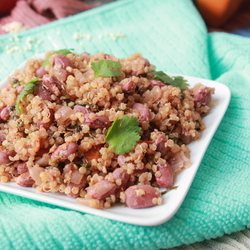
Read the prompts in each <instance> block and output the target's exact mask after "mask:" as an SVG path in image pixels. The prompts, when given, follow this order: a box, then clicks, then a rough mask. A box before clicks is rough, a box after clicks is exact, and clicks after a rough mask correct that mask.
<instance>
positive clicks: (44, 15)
mask: <svg viewBox="0 0 250 250" xmlns="http://www.w3.org/2000/svg"><path fill="white" fill-rule="evenodd" d="M113 1H115V0H113ZM113 1H112V0H84V1H83V0H57V1H51V0H8V1H6V0H0V34H7V33H13V32H18V31H21V30H26V29H30V28H33V27H36V26H39V25H43V24H46V23H49V22H53V21H55V20H58V19H61V18H65V17H68V16H71V15H75V14H78V13H81V12H84V11H87V10H89V9H91V8H96V7H98V6H100V5H104V4H107V3H110V2H113ZM116 1H119V0H116ZM193 2H194V4H195V6H196V8H197V10H198V11H199V13H200V14H201V16H202V18H203V19H204V21H205V22H206V24H207V28H208V31H209V32H213V31H220V32H229V33H234V34H238V35H242V36H247V37H250V0H193Z"/></svg>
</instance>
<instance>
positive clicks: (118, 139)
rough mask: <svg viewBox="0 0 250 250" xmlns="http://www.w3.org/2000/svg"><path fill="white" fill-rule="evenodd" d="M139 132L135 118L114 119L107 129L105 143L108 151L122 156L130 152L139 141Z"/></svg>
mask: <svg viewBox="0 0 250 250" xmlns="http://www.w3.org/2000/svg"><path fill="white" fill-rule="evenodd" d="M140 130H141V128H140V127H139V123H138V120H137V118H136V117H133V116H123V117H122V118H121V119H119V118H116V119H115V121H114V122H113V124H112V126H111V127H110V128H109V129H108V132H107V135H106V137H105V141H106V142H108V143H109V149H111V148H112V149H114V151H115V153H116V154H119V155H123V154H125V153H128V152H130V151H131V150H132V149H133V147H134V146H135V145H136V144H137V141H139V140H140V135H139V132H140Z"/></svg>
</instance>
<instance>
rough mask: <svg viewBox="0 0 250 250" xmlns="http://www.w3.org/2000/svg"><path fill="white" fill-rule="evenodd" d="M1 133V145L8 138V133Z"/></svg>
mask: <svg viewBox="0 0 250 250" xmlns="http://www.w3.org/2000/svg"><path fill="white" fill-rule="evenodd" d="M0 132H1V131H0ZM1 133H2V132H1ZM1 133H0V145H2V142H3V141H5V139H6V135H5V134H1Z"/></svg>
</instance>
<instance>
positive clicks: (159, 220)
mask: <svg viewBox="0 0 250 250" xmlns="http://www.w3.org/2000/svg"><path fill="white" fill-rule="evenodd" d="M41 57H44V54H39V55H35V56H34V57H33V58H41ZM26 62H27V60H26V61H25V62H23V63H22V64H21V65H20V66H19V67H18V68H17V69H22V68H23V67H24V65H25V63H26ZM166 73H167V74H168V75H170V76H182V77H184V78H185V79H186V80H188V82H196V83H202V84H204V85H205V86H208V87H211V86H214V87H215V85H217V88H216V87H215V95H216V89H217V91H218V89H219V92H220V91H222V90H223V95H222V96H223V97H222V99H220V101H221V102H222V103H223V105H222V107H221V112H220V113H219V117H218V118H217V120H216V121H215V124H214V126H213V127H212V129H211V130H209V129H208V128H206V130H204V131H207V130H209V131H208V132H209V133H210V136H209V138H208V139H207V140H206V145H205V147H204V148H203V150H202V154H200V155H199V158H198V161H197V162H196V164H195V165H194V164H192V165H191V167H190V168H194V169H193V170H192V171H193V173H192V171H191V173H192V175H191V177H190V178H189V182H188V183H187V185H186V188H185V190H184V191H183V192H182V195H181V199H179V202H178V204H177V205H176V206H175V207H174V209H172V210H171V211H170V212H168V213H166V214H163V215H162V214H160V215H159V214H157V215H156V216H153V217H147V219H146V220H145V217H143V216H141V217H136V218H135V216H131V215H127V214H123V215H122V214H119V213H114V212H113V213H112V209H114V208H110V209H103V210H99V209H94V208H90V207H86V206H83V205H80V204H77V203H76V199H74V198H70V197H64V198H63V199H59V198H58V197H59V196H58V195H61V194H59V193H40V192H38V191H37V190H36V189H35V188H27V187H25V188H24V187H20V186H18V185H17V184H16V183H14V182H9V183H0V192H6V193H10V194H12V195H17V196H21V197H24V198H28V199H32V200H36V201H39V202H43V203H46V204H51V205H55V206H58V207H64V208H67V209H71V210H74V211H78V212H82V213H88V214H92V215H97V216H101V217H104V218H107V219H110V220H115V221H120V222H123V223H128V224H133V225H140V226H156V225H160V224H163V223H164V222H167V221H168V220H170V219H171V218H172V217H173V216H174V215H175V213H176V212H177V211H178V210H179V208H180V207H181V205H182V203H183V201H184V199H185V198H186V196H187V194H188V191H189V190H190V187H191V185H192V183H193V181H194V178H195V176H196V173H197V171H198V169H199V166H200V164H201V161H202V159H203V157H204V155H205V153H206V151H207V149H208V146H209V144H210V142H211V141H212V139H213V136H214V134H215V132H216V131H217V129H218V127H219V125H220V123H221V121H222V119H223V117H224V115H225V113H226V110H227V108H228V106H229V103H230V99H231V92H230V89H229V88H228V87H227V86H226V85H225V84H223V83H220V82H217V81H213V80H209V79H204V78H198V77H193V76H187V75H182V74H173V73H168V72H166ZM9 75H11V74H9ZM7 81H8V77H6V78H5V79H3V80H2V81H1V82H0V87H3V86H4V85H5V84H7ZM192 85H194V84H192ZM218 87H219V88H218ZM221 89H222V90H221ZM212 102H213V99H212ZM210 113H213V109H212V108H211V110H210V112H209V114H210ZM209 114H208V115H207V116H209ZM207 116H205V117H204V118H203V120H204V119H205V118H206V117H207ZM204 131H202V135H203V133H204ZM202 135H201V138H200V140H202V139H203V138H202V137H203V136H202ZM195 142H197V141H195ZM192 143H193V142H192ZM198 143H199V142H198ZM188 147H190V144H189V145H188ZM191 154H192V151H191ZM190 168H188V169H190ZM188 169H184V170H183V171H187V170H188ZM183 171H182V172H183ZM182 172H181V173H182ZM13 186H14V187H13ZM172 191H174V190H172ZM172 191H171V192H172ZM53 196H56V197H53ZM63 196H65V195H63ZM70 199H74V201H75V202H74V203H73V202H68V201H67V200H70ZM65 200H66V201H65ZM65 202H66V204H64V203H65ZM164 206H167V204H162V205H160V206H155V207H151V208H146V209H143V210H144V211H145V210H148V209H151V210H152V211H153V208H156V207H161V208H163V207H164ZM120 208H121V207H120ZM122 208H123V207H122ZM161 208H160V209H158V210H162V209H161ZM118 209H119V208H118ZM126 209H131V208H126ZM131 210H132V211H135V210H137V211H138V210H141V209H131ZM136 213H137V212H136ZM136 213H135V214H136Z"/></svg>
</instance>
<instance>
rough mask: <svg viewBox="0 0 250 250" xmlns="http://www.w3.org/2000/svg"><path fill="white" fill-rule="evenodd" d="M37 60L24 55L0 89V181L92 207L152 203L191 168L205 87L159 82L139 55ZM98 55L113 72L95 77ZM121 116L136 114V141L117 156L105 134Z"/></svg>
mask: <svg viewBox="0 0 250 250" xmlns="http://www.w3.org/2000/svg"><path fill="white" fill-rule="evenodd" d="M45 58H46V60H47V63H46V64H45V59H37V58H33V59H30V60H28V61H27V63H26V65H25V69H24V70H16V71H15V72H14V73H13V74H12V75H11V76H9V78H8V85H7V86H6V87H4V88H3V89H1V90H0V182H10V181H11V182H16V183H17V184H18V185H20V186H24V187H33V188H36V189H37V190H39V191H40V192H52V193H57V192H59V193H63V194H65V195H67V196H70V197H73V198H77V201H78V202H79V203H80V204H83V205H87V206H90V207H94V208H100V209H101V208H109V207H111V206H112V205H113V204H116V203H124V204H127V205H128V206H129V207H132V208H143V207H150V206H154V205H159V204H161V202H162V199H161V194H160V191H159V189H162V188H163V189H169V188H171V186H173V185H174V178H175V176H176V175H177V174H178V173H179V172H180V171H181V170H182V169H184V168H187V167H190V166H191V162H190V159H189V158H190V152H189V149H188V148H187V146H186V145H187V144H188V143H190V142H192V141H193V140H196V139H198V138H199V137H200V136H201V131H202V130H204V129H205V125H204V124H203V122H202V117H203V116H204V115H206V114H207V113H208V112H209V103H210V101H211V96H212V94H213V92H214V90H213V89H211V88H208V87H205V86H203V85H201V84H197V85H196V86H195V87H193V88H191V89H188V88H182V89H181V88H179V87H173V86H172V85H170V84H164V83H162V81H160V80H157V79H156V78H155V75H154V73H152V72H155V70H156V69H155V66H153V65H151V64H150V62H149V61H148V60H147V59H145V58H143V57H142V55H141V54H139V53H137V54H133V55H131V56H130V57H128V58H125V59H118V58H116V57H114V56H113V55H107V54H104V53H99V54H95V55H90V54H88V53H86V52H85V53H82V54H77V53H73V52H72V51H69V53H67V54H66V55H62V54H58V53H56V52H47V53H46V54H45ZM101 60H105V61H109V62H110V61H114V62H119V63H120V65H121V67H120V68H117V69H115V70H116V71H117V72H118V73H119V74H118V76H100V75H99V76H95V75H94V73H95V72H94V70H93V64H92V63H93V62H98V61H101ZM102 62H103V61H102ZM31 81H34V82H35V83H34V84H33V85H32V87H31V88H30V89H29V90H28V91H26V93H25V90H24V89H25V88H26V87H27V84H28V83H30V82H31ZM20 95H22V96H23V97H22V98H20ZM124 117H129V118H131V117H134V118H133V119H135V120H136V122H137V124H138V128H139V132H138V136H139V140H138V141H136V143H135V144H134V145H133V146H132V147H131V150H129V152H125V153H117V152H116V150H115V149H114V148H110V146H109V142H108V141H107V139H106V138H107V133H108V131H109V129H110V128H111V126H112V124H113V123H114V122H115V121H119V120H121V119H123V118H124Z"/></svg>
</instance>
